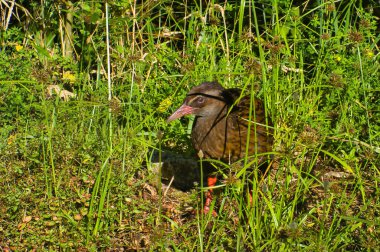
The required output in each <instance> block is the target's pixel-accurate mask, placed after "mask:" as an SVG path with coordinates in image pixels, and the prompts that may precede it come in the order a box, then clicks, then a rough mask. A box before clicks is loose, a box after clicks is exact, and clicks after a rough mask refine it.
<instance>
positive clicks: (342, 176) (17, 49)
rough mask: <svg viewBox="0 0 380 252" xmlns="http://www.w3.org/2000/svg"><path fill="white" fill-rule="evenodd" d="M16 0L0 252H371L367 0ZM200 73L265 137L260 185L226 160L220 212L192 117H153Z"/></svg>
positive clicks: (375, 222)
mask: <svg viewBox="0 0 380 252" xmlns="http://www.w3.org/2000/svg"><path fill="white" fill-rule="evenodd" d="M6 2H7V3H8V2H9V1H6ZM19 2H20V3H19V4H17V5H15V6H13V7H12V6H11V3H10V2H9V5H5V4H4V3H1V4H0V7H1V11H2V13H8V14H9V15H10V16H9V17H10V19H7V18H5V17H8V16H7V15H3V16H4V17H3V18H2V20H1V21H2V24H3V26H2V29H3V30H2V33H1V35H0V45H1V48H0V93H1V94H0V112H1V119H0V125H1V127H0V189H1V192H0V216H1V217H0V248H1V249H3V250H5V251H9V250H15V251H18V250H25V249H36V250H42V249H46V250H47V249H49V250H58V249H62V250H64V249H77V250H80V249H83V250H100V249H105V250H106V249H107V250H111V249H115V250H118V249H119V250H121V249H125V250H154V251H155V250H174V251H194V250H197V251H224V250H227V251H235V250H236V251H280V250H286V251H294V250H309V251H318V250H321V251H322V250H323V251H335V250H366V249H367V250H376V249H377V248H378V247H379V238H380V235H379V230H378V229H379V223H380V219H379V213H380V202H379V198H380V197H379V196H380V190H379V186H378V184H379V182H380V180H379V177H380V176H379V164H380V162H379V156H380V155H379V154H380V119H379V118H380V114H379V113H380V111H379V108H380V95H379V91H380V84H379V79H380V69H379V68H380V63H379V50H378V44H379V39H380V37H379V28H378V27H379V14H378V12H379V6H378V3H376V1H340V2H336V1H335V2H333V1H317V2H315V3H311V2H305V3H303V2H300V3H298V2H297V1H294V2H288V1H276V0H272V1H268V0H262V1H240V2H237V1H228V2H217V1H206V2H204V1H203V2H196V1H194V2H185V3H179V2H173V1H166V0H162V1H147V2H141V3H139V2H136V1H135V2H132V1H116V2H110V3H109V5H108V12H106V6H105V4H104V3H103V2H88V1H76V2H71V1H64V2H62V3H59V4H58V3H55V1H50V0H44V1H41V5H37V4H35V3H29V2H28V1H19ZM376 4H377V5H376ZM106 14H108V16H107V15H106ZM106 19H108V24H109V33H106V24H107V23H106ZM70 24H71V25H70ZM106 36H109V37H110V42H109V44H108V45H109V46H110V54H109V56H110V62H107V43H106V39H105V38H106ZM108 70H109V74H110V79H109V80H110V81H111V84H112V89H111V90H110V89H109V88H108V86H107V81H108V77H107V74H108ZM212 80H217V81H219V82H220V83H222V84H223V86H225V87H238V88H242V89H243V90H244V92H245V93H250V92H251V90H252V91H253V92H254V95H255V96H257V97H259V98H260V99H262V100H263V101H264V103H265V106H266V110H267V113H268V116H270V117H271V119H272V121H273V123H274V138H275V143H274V147H273V153H272V154H273V160H272V162H271V165H270V170H268V174H266V176H261V174H260V173H259V171H258V170H254V171H253V174H251V175H252V176H248V172H249V171H250V169H246V170H247V173H245V172H240V173H239V172H236V169H237V168H236V164H231V165H224V167H225V169H224V170H223V171H222V176H223V183H221V184H219V185H218V190H217V193H218V196H217V197H215V198H216V200H215V202H213V207H215V210H216V211H217V212H218V216H217V217H212V216H209V215H200V214H199V213H198V211H197V209H200V208H201V207H202V206H201V205H202V194H203V192H204V190H205V189H204V188H203V187H202V183H201V181H200V179H199V176H200V175H199V172H200V171H199V169H198V168H197V166H198V163H199V162H197V161H196V160H195V159H193V157H194V156H196V154H195V153H193V150H192V147H191V145H190V142H189V133H190V131H191V123H192V120H191V118H190V119H189V118H185V119H181V120H180V121H176V122H174V123H172V124H169V125H168V124H167V123H166V118H167V117H168V116H169V115H170V114H171V112H172V111H173V109H174V108H176V107H178V105H179V104H180V103H181V102H182V100H183V98H184V97H185V94H186V93H187V92H188V90H189V89H190V88H191V87H193V86H195V85H198V84H200V83H201V82H203V81H212ZM109 92H111V94H112V97H111V98H108V93H109ZM159 161H164V164H162V165H161V164H160V162H159ZM161 166H162V167H161ZM160 168H162V169H161V171H159V170H160ZM245 168H247V167H245ZM238 169H239V170H240V169H242V167H238ZM239 170H238V171H239ZM173 174H175V178H174V181H171V179H172V175H173ZM248 178H249V179H248ZM161 181H164V182H165V184H161ZM192 182H195V183H192ZM178 187H179V188H180V189H182V190H178ZM247 187H249V188H250V189H251V190H252V191H253V192H254V193H253V198H252V200H251V201H250V200H248V198H249V195H248V193H247V190H246V189H247Z"/></svg>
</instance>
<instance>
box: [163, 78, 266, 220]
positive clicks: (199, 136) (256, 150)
mask: <svg viewBox="0 0 380 252" xmlns="http://www.w3.org/2000/svg"><path fill="white" fill-rule="evenodd" d="M240 96H241V90H240V89H237V88H231V89H225V88H223V87H222V86H221V85H220V84H219V83H217V82H205V83H202V84H201V85H199V86H196V87H193V88H192V89H191V90H190V92H189V93H188V94H187V96H186V98H185V101H184V103H183V104H182V106H181V107H179V108H178V109H177V110H176V111H175V112H174V113H173V114H172V115H171V116H170V117H169V118H168V119H167V122H171V121H173V120H175V119H178V118H180V117H182V116H184V115H188V114H193V115H195V120H194V123H193V129H192V133H191V140H192V143H193V146H194V148H195V150H196V151H197V152H199V151H200V150H202V153H203V155H204V157H205V158H210V159H218V160H221V161H223V162H225V163H233V162H236V161H238V160H240V159H243V158H244V157H245V154H246V149H247V147H248V152H247V153H248V155H249V156H253V155H255V154H260V153H266V152H269V151H271V145H272V141H273V134H272V130H271V128H270V127H267V126H266V125H269V126H270V125H271V122H270V119H269V118H267V120H266V119H265V111H264V104H263V103H262V101H260V100H259V99H254V102H253V103H252V110H251V113H250V107H251V106H250V102H251V99H250V96H249V95H248V96H244V97H241V99H239V98H240ZM247 141H248V146H247ZM265 159H266V158H265V157H264V156H262V157H260V158H259V163H260V162H261V163H262V162H263V160H265ZM216 182H217V178H216V176H215V175H214V174H209V176H208V178H207V185H208V187H209V188H210V189H209V190H208V192H207V194H206V202H205V206H204V212H205V213H207V212H208V211H209V210H210V203H211V201H212V187H213V186H215V184H216ZM213 214H214V215H216V213H215V212H213Z"/></svg>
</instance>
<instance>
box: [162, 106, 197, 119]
mask: <svg viewBox="0 0 380 252" xmlns="http://www.w3.org/2000/svg"><path fill="white" fill-rule="evenodd" d="M194 110H195V109H194V108H193V107H190V106H188V105H186V104H182V106H181V107H179V108H178V109H177V110H176V111H175V112H174V113H173V114H172V115H171V116H169V118H168V119H167V120H166V122H167V123H170V122H171V121H174V120H176V119H178V118H181V117H182V116H185V115H189V114H192V113H193V112H194Z"/></svg>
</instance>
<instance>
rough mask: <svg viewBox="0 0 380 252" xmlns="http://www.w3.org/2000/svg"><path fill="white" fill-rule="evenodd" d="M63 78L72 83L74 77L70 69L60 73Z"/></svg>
mask: <svg viewBox="0 0 380 252" xmlns="http://www.w3.org/2000/svg"><path fill="white" fill-rule="evenodd" d="M62 79H63V80H68V81H69V82H70V83H74V82H75V80H76V78H75V75H73V74H72V73H71V72H70V71H67V72H64V73H63V75H62Z"/></svg>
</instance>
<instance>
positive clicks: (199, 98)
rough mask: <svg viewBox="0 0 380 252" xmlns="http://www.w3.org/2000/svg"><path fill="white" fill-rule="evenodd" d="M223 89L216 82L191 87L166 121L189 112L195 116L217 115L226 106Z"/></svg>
mask: <svg viewBox="0 0 380 252" xmlns="http://www.w3.org/2000/svg"><path fill="white" fill-rule="evenodd" d="M224 90H225V89H224V88H223V87H222V86H221V85H220V84H219V83H217V82H204V83H202V84H200V85H199V86H196V87H193V88H192V89H191V90H190V92H189V93H188V94H187V95H186V98H185V101H184V102H183V104H182V105H181V106H180V107H179V108H178V109H177V110H176V111H175V112H174V113H173V114H172V115H171V116H170V117H169V118H168V119H167V122H168V123H169V122H171V121H174V120H176V119H178V118H181V117H182V116H185V115H190V114H192V115H195V116H197V117H209V116H214V115H218V114H219V113H220V111H221V110H222V109H223V108H224V107H225V106H226V102H225V99H224V97H223V91H224Z"/></svg>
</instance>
